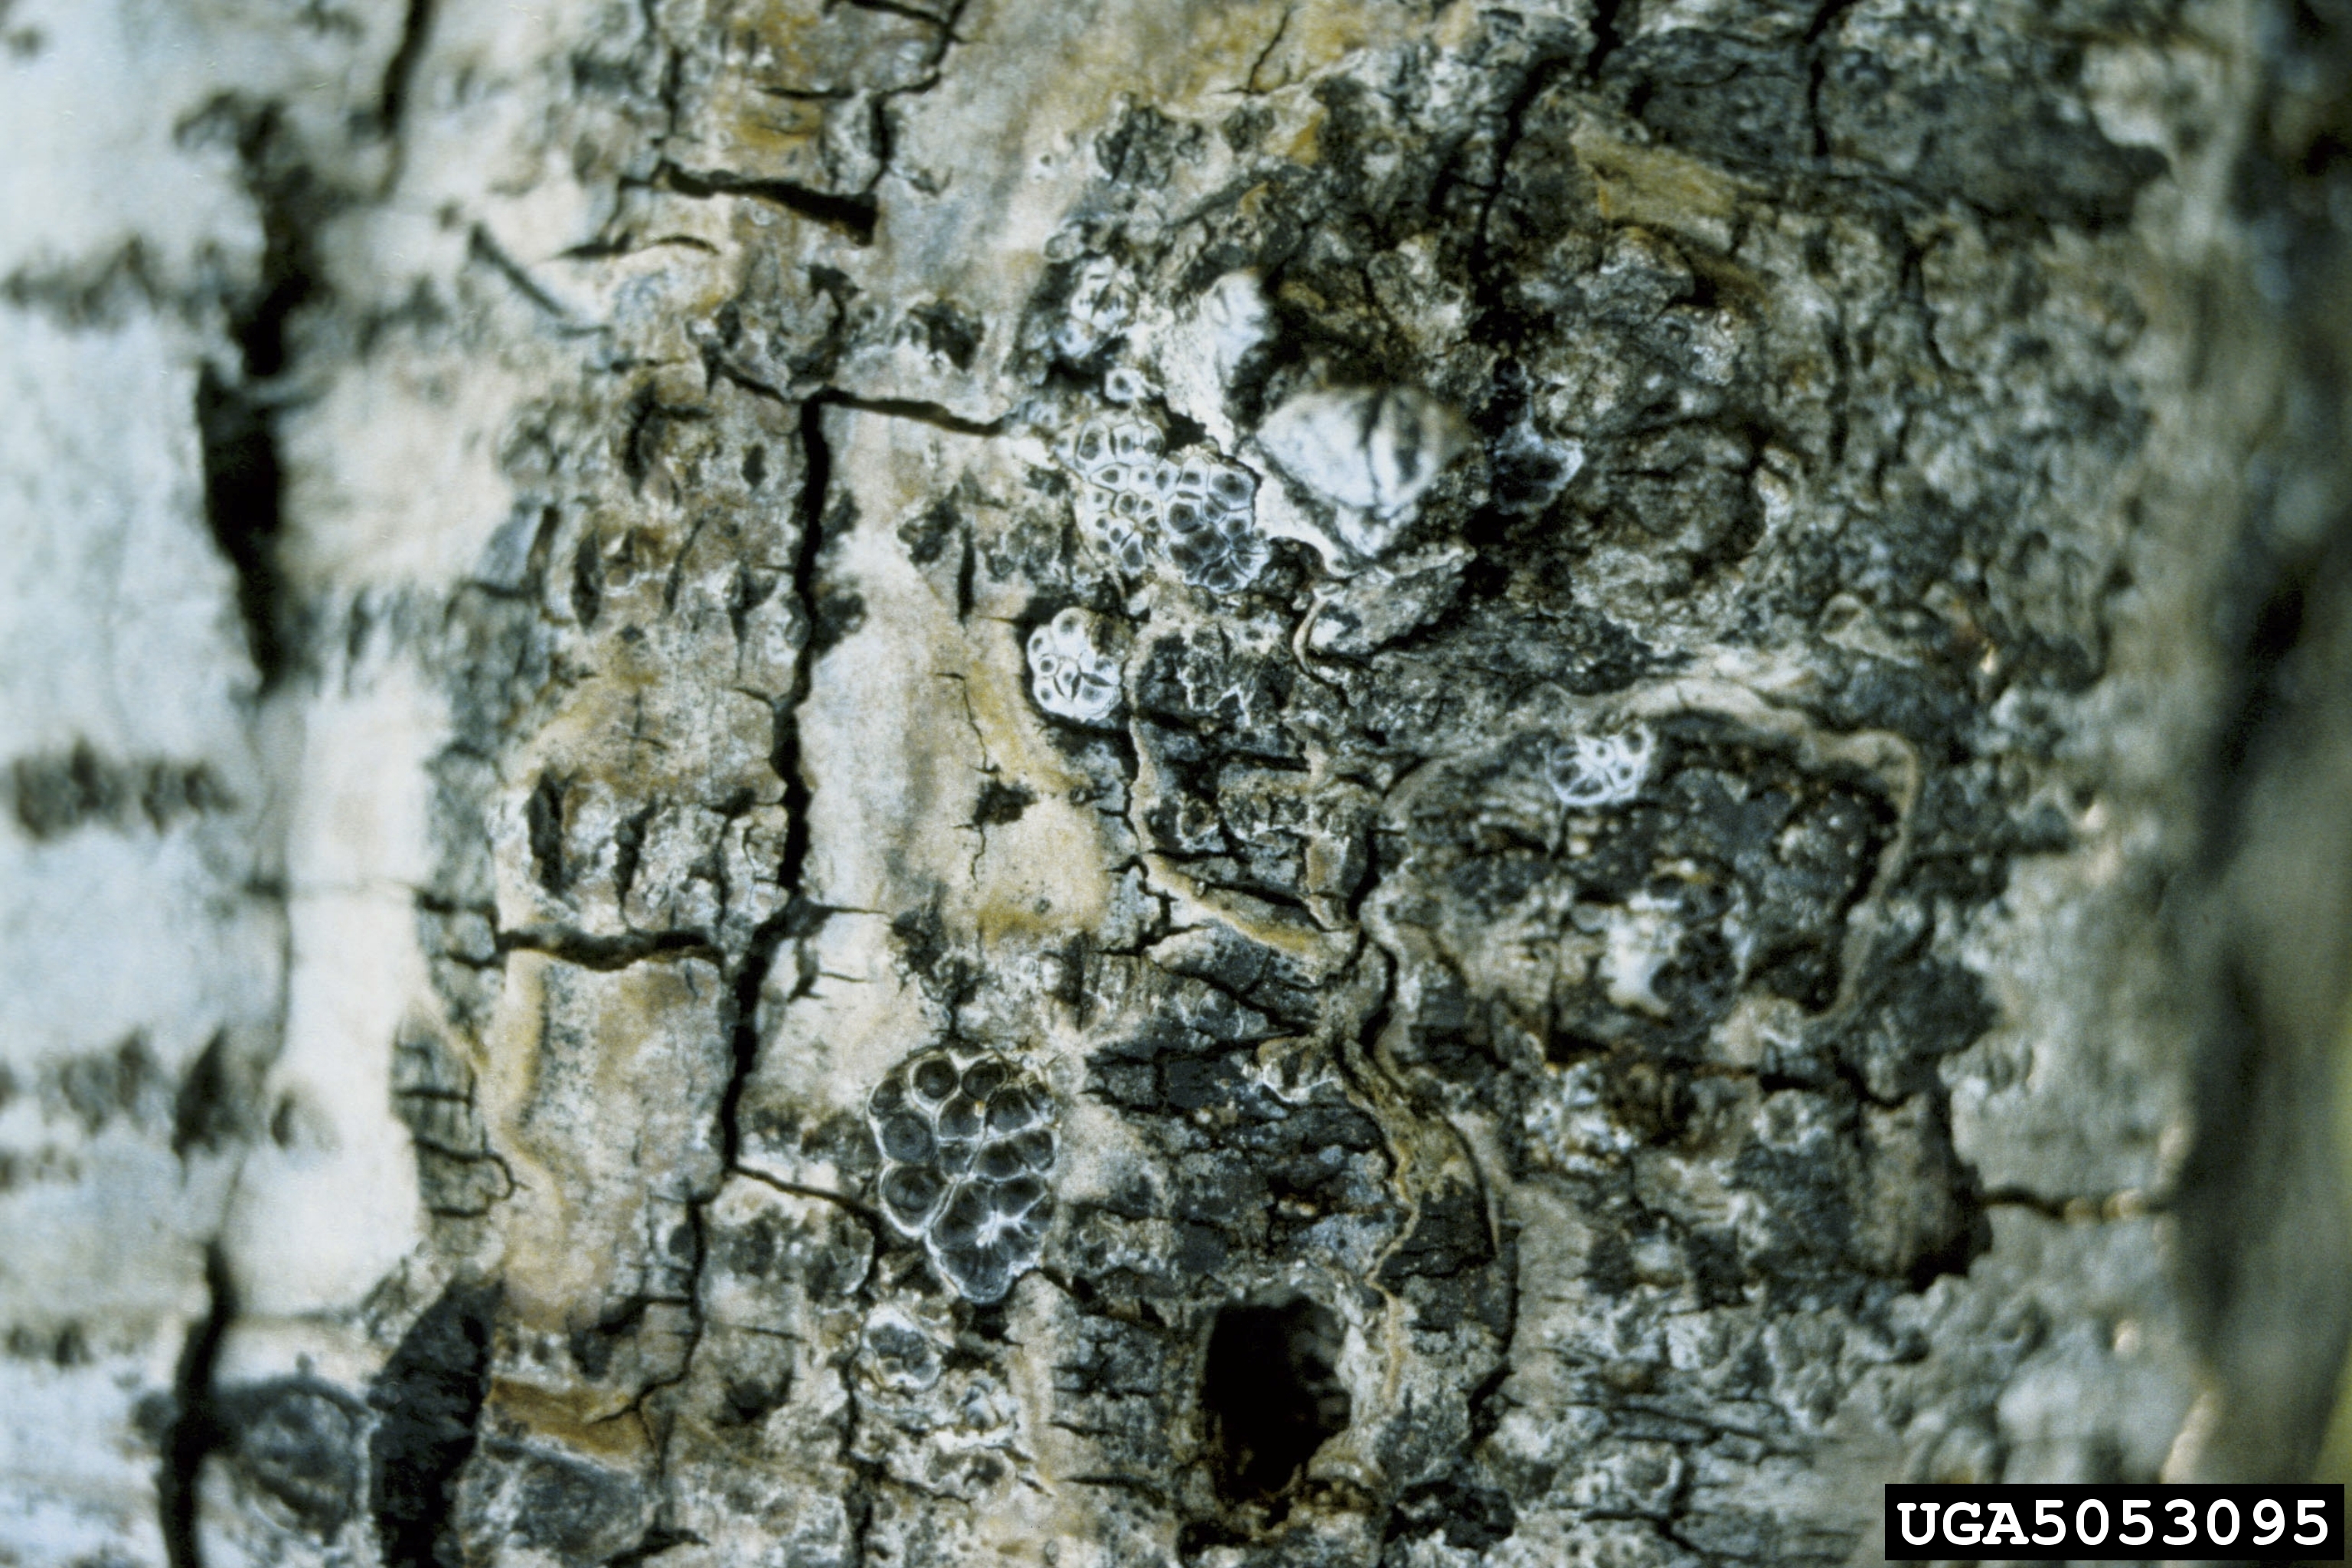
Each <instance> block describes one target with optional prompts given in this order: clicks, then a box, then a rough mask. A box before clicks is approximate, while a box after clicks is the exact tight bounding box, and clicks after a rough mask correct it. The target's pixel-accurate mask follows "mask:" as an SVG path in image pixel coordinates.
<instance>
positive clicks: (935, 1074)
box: [908, 1057, 959, 1105]
mask: <svg viewBox="0 0 2352 1568" xmlns="http://www.w3.org/2000/svg"><path fill="white" fill-rule="evenodd" d="M958 1078H959V1075H958V1073H957V1072H956V1069H955V1064H954V1063H953V1062H951V1061H950V1060H948V1059H947V1058H945V1057H926V1058H923V1059H922V1060H921V1061H919V1062H917V1063H916V1064H915V1066H914V1070H913V1071H912V1072H910V1073H909V1074H908V1079H909V1080H910V1081H911V1083H912V1084H913V1087H914V1090H915V1093H916V1094H917V1095H919V1096H920V1097H921V1098H922V1099H923V1100H927V1101H929V1103H930V1104H932V1105H937V1104H939V1103H940V1101H941V1100H945V1099H947V1097H948V1096H949V1095H951V1094H953V1093H954V1092H955V1089H956V1083H957V1080H958Z"/></svg>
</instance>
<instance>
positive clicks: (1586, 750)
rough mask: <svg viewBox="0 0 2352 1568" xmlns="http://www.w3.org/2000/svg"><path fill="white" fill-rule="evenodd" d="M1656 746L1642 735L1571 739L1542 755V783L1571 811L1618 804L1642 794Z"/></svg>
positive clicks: (1646, 734) (1647, 734) (1639, 732)
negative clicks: (1549, 786) (1548, 785)
mask: <svg viewBox="0 0 2352 1568" xmlns="http://www.w3.org/2000/svg"><path fill="white" fill-rule="evenodd" d="M1655 748H1656V741H1655V738H1654V736H1652V735H1651V733H1650V732H1649V731H1647V730H1643V729H1633V730H1628V731H1624V732H1622V733H1621V734H1615V735H1570V736H1568V737H1567V738H1565V739H1563V740H1560V741H1557V742H1553V744H1552V746H1551V748H1550V750H1549V752H1546V753H1545V756H1544V779H1545V782H1546V783H1547V784H1550V785H1551V793H1552V794H1553V795H1555V796H1556V797H1558V799H1559V803H1560V805H1564V806H1567V807H1568V808H1569V809H1570V810H1571V811H1588V810H1591V809H1592V808H1594V807H1597V806H1603V805H1623V804H1624V803H1625V802H1626V801H1629V800H1632V799H1633V797H1634V796H1635V795H1639V794H1641V793H1642V784H1643V781H1644V780H1645V779H1647V778H1648V777H1649V776H1650V756H1651V753H1652V752H1653V751H1654V750H1655Z"/></svg>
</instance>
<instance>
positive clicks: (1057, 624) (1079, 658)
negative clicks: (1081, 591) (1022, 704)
mask: <svg viewBox="0 0 2352 1568" xmlns="http://www.w3.org/2000/svg"><path fill="white" fill-rule="evenodd" d="M1097 629H1098V628H1097V623H1096V619H1095V617H1094V616H1090V615H1088V614H1087V612H1086V611H1084V610H1081V609H1079V608H1078V607H1077V606H1076V605H1072V606H1071V607H1070V608H1068V609H1066V610H1064V611H1063V612H1062V613H1061V614H1060V615H1057V616H1055V617H1054V618H1053V619H1052V620H1050V621H1047V622H1046V623H1045V625H1044V626H1039V627H1038V628H1037V629H1036V630H1034V631H1033V632H1031V633H1030V634H1029V690H1030V694H1031V695H1032V696H1034V697H1035V698H1036V699H1037V706H1038V707H1040V708H1043V709H1044V710H1045V711H1046V712H1048V713H1051V714H1052V715H1054V717H1055V718H1056V719H1067V720H1069V721H1071V722H1072V723H1076V724H1100V723H1102V722H1104V721H1107V720H1108V719H1109V717H1110V716H1111V714H1112V713H1114V712H1116V711H1117V710H1118V698H1119V689H1118V684H1119V667H1118V658H1116V657H1115V656H1114V655H1112V654H1110V653H1108V652H1107V651H1105V650H1104V648H1103V647H1101V646H1100V645H1099V642H1098V639H1097Z"/></svg>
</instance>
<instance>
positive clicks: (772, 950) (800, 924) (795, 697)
mask: <svg viewBox="0 0 2352 1568" xmlns="http://www.w3.org/2000/svg"><path fill="white" fill-rule="evenodd" d="M836 401H838V398H837V397H836V396H835V395H832V394H831V393H830V392H829V391H828V392H824V393H819V394H818V395H815V396H814V397H811V398H809V399H808V400H807V401H805V402H803V404H802V405H801V408H800V437H801V461H802V474H801V500H800V538H799V539H798V540H797V541H796V542H795V544H794V548H793V564H792V581H793V588H792V591H793V594H794V595H797V596H798V598H799V601H800V608H801V619H802V624H803V631H802V642H801V647H800V652H799V654H798V656H797V657H796V658H794V659H793V684H792V689H791V690H789V691H787V692H786V693H785V694H784V696H783V698H782V700H781V701H779V702H777V703H776V704H775V707H774V722H775V739H774V742H773V748H772V752H771V753H770V763H771V765H772V767H773V768H774V769H775V773H776V777H777V779H778V781H779V782H780V783H781V784H782V786H783V807H784V842H783V847H782V852H781V854H780V856H779V858H778V862H777V867H776V885H777V887H778V888H779V889H781V890H782V894H783V899H784V903H783V907H782V909H781V910H777V912H776V913H774V914H772V915H771V916H769V917H768V918H767V919H766V920H764V921H761V922H760V925H759V927H758V929H757V930H755V931H753V932H752V933H751V942H750V944H749V945H748V947H747V948H746V949H745V951H744V953H743V957H742V959H741V961H740V963H739V964H738V965H737V967H736V971H735V1032H734V1070H733V1072H732V1074H731V1075H730V1077H729V1079H728V1080H727V1090H726V1093H725V1094H724V1095H723V1096H722V1097H721V1098H720V1100H719V1146H720V1149H721V1151H722V1152H723V1153H724V1156H725V1162H726V1168H727V1169H729V1170H730V1171H731V1170H734V1169H735V1168H736V1167H737V1166H738V1165H739V1164H740V1160H741V1156H742V1152H743V1130H742V1125H741V1121H742V1102H743V1089H744V1087H745V1085H746V1084H747V1083H749V1082H750V1080H751V1072H752V1069H753V1068H755V1067H757V1066H758V1064H759V1059H760V991H761V986H763V985H764V984H766V982H767V978H768V972H769V971H770V970H771V969H772V967H773V966H774V964H775V960H776V953H777V952H778V951H779V950H780V949H781V948H782V945H783V944H784V942H787V941H789V940H792V939H793V938H796V937H801V936H805V935H807V934H809V933H810V932H811V931H814V929H815V928H816V927H817V926H818V925H819V924H822V923H823V921H824V916H825V913H826V911H825V910H823V909H822V908H820V907H819V906H817V905H815V904H814V903H813V902H812V901H811V900H809V898H808V896H807V893H806V891H805V890H804V889H803V886H802V882H803V878H804V877H805V875H806V870H807V865H808V849H809V823H808V814H809V801H810V795H811V791H810V787H809V782H808V777H807V774H806V773H805V771H804V770H803V766H802V761H801V724H800V709H801V704H802V703H803V702H805V701H807V700H808V694H809V688H810V686H811V685H812V683H813V681H814V673H815V672H814V665H815V661H816V647H815V628H816V609H817V558H818V555H819V554H820V552H822V551H823V550H824V509H825V500H826V498H827V497H828V496H829V495H830V494H831V492H832V489H833V449H832V447H830V446H829V445H828V444H827V443H826V441H825V435H824V411H825V410H826V408H828V407H830V406H832V405H833V404H834V403H835V402H836Z"/></svg>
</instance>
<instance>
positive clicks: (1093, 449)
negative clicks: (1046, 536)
mask: <svg viewBox="0 0 2352 1568" xmlns="http://www.w3.org/2000/svg"><path fill="white" fill-rule="evenodd" d="M1064 455H1065V457H1066V460H1067V462H1068V464H1069V467H1070V469H1071V471H1072V472H1073V473H1075V474H1076V476H1077V479H1078V486H1077V497H1076V506H1077V514H1078V526H1079V527H1080V528H1081V529H1083V530H1084V531H1085V532H1086V535H1087V538H1088V539H1089V540H1090V541H1092V542H1094V543H1095V544H1096V545H1097V547H1099V548H1100V549H1101V550H1102V551H1103V552H1104V553H1106V554H1108V556H1109V557H1110V558H1111V559H1112V560H1113V561H1115V562H1117V563H1118V566H1119V569H1120V570H1121V571H1123V572H1127V573H1129V574H1140V573H1141V572H1142V571H1143V570H1144V569H1145V568H1146V566H1148V565H1149V564H1150V559H1151V554H1152V552H1153V550H1154V548H1155V547H1156V548H1157V550H1158V551H1159V552H1160V556H1161V557H1162V558H1163V559H1164V560H1166V561H1167V563H1169V564H1170V565H1171V566H1172V567H1174V568H1175V569H1176V574H1177V575H1178V576H1180V577H1181V578H1182V579H1183V580H1184V581H1185V582H1186V583H1188V584H1191V585H1192V586H1193V587H1195V588H1205V589H1207V590H1208V591H1209V592H1210V593H1213V594H1238V593H1240V592H1241V591H1242V590H1243V589H1244V588H1247V587H1248V586H1250V584H1254V583H1255V582H1256V581H1257V579H1258V574H1260V573H1262V572H1264V571H1265V567H1266V563H1267V562H1268V561H1270V560H1272V559H1273V555H1274V551H1273V548H1272V546H1270V545H1268V544H1267V543H1266V540H1265V534H1264V533H1262V532H1260V531H1259V530H1258V526H1257V504H1256V502H1257V476H1256V475H1255V474H1253V473H1251V472H1250V471H1249V470H1248V469H1247V468H1243V467H1242V466H1241V465H1239V464H1238V463H1228V462H1223V461H1222V460H1220V459H1218V458H1213V457H1206V456H1200V455H1192V456H1184V457H1181V459H1174V458H1164V457H1162V456H1161V455H1160V432H1159V431H1157V430H1155V429H1153V428H1152V427H1151V426H1150V425H1149V424H1148V423H1146V422H1145V421H1143V420H1140V419H1132V418H1129V419H1089V420H1087V422H1086V423H1085V424H1083V425H1081V426H1078V428H1077V430H1076V433H1075V434H1073V435H1072V436H1071V437H1070V440H1069V444H1068V446H1067V447H1066V449H1065V454H1064Z"/></svg>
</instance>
